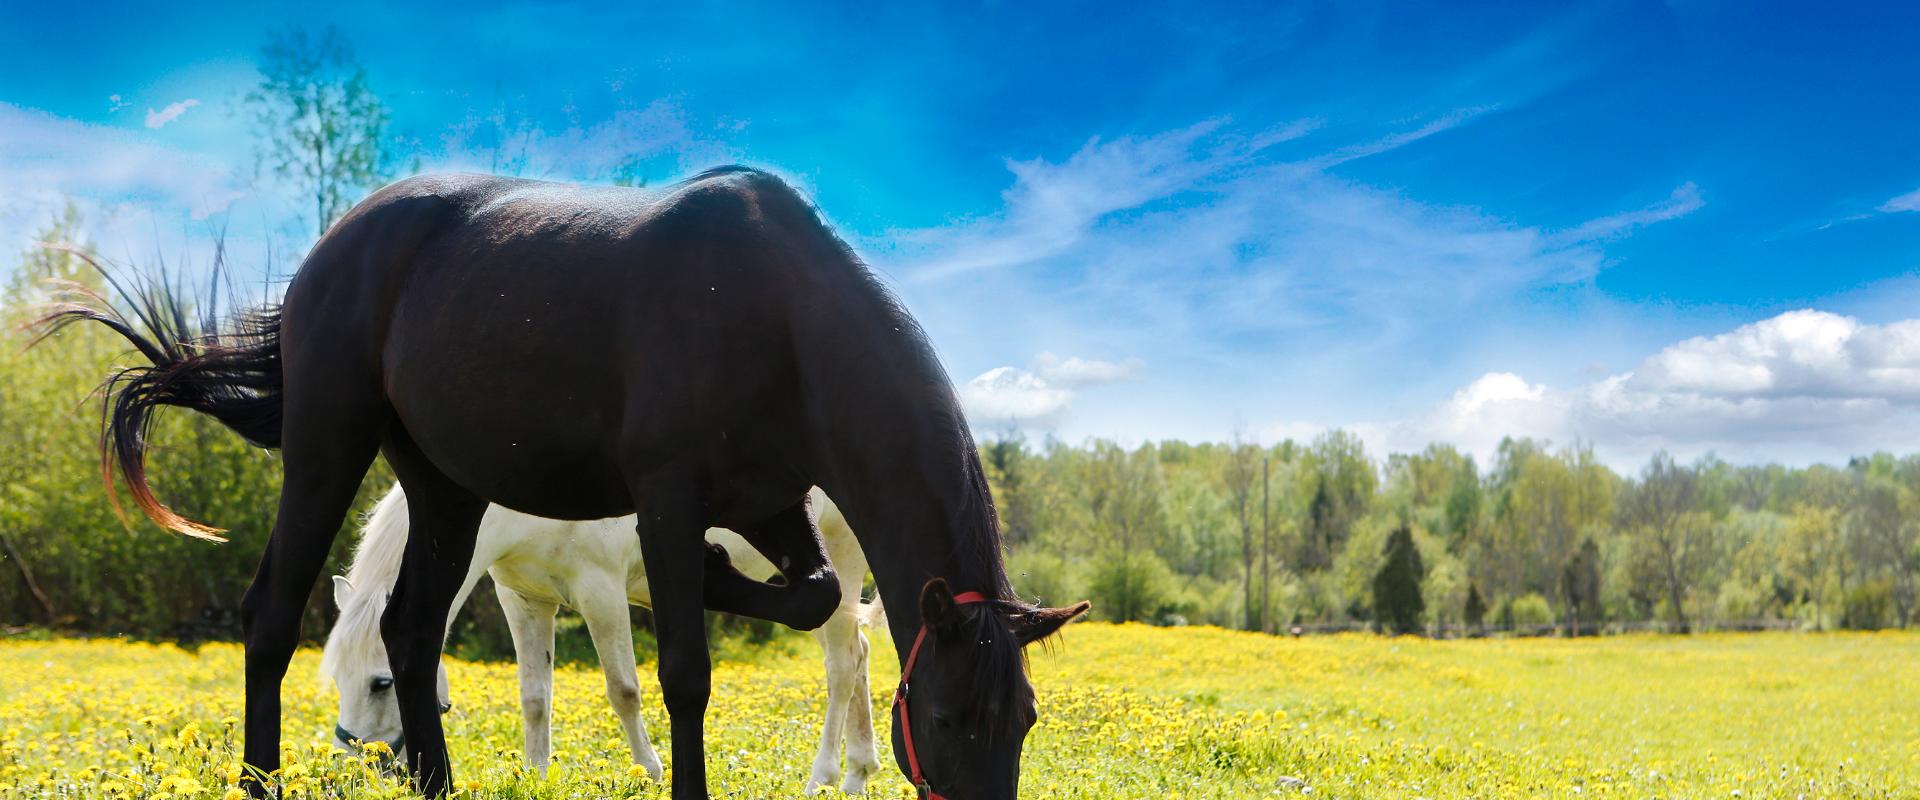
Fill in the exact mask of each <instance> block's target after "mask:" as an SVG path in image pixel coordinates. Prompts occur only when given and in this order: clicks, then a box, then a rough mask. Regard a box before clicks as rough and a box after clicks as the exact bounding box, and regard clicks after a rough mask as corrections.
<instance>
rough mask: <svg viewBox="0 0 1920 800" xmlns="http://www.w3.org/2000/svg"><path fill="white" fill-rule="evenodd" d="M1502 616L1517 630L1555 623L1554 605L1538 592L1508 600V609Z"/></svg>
mask: <svg viewBox="0 0 1920 800" xmlns="http://www.w3.org/2000/svg"><path fill="white" fill-rule="evenodd" d="M1500 617H1501V620H1502V621H1503V622H1504V623H1506V624H1507V626H1509V627H1511V628H1513V629H1515V630H1526V629H1528V628H1542V627H1546V626H1549V625H1552V624H1553V606H1551V605H1549V604H1548V603H1547V598H1545V597H1541V596H1540V595H1539V594H1538V593H1529V594H1526V595H1522V596H1520V597H1516V598H1513V599H1512V600H1509V601H1507V607H1506V611H1505V612H1504V613H1502V614H1501V615H1500Z"/></svg>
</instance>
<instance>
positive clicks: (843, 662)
mask: <svg viewBox="0 0 1920 800" xmlns="http://www.w3.org/2000/svg"><path fill="white" fill-rule="evenodd" d="M858 634H859V628H858V626H857V625H856V624H855V623H854V620H853V616H852V615H851V614H848V613H846V612H845V611H844V610H841V611H836V612H834V614H833V616H832V617H830V618H828V619H827V624H825V625H822V626H820V627H819V628H818V629H816V630H815V631H814V632H813V639H814V641H816V642H819V643H820V652H821V653H822V654H823V655H824V656H825V657H826V662H827V721H826V724H825V725H823V726H822V727H821V729H820V749H819V751H818V752H816V753H815V754H814V756H813V775H812V776H811V777H809V778H808V779H807V794H813V793H814V792H818V791H820V789H821V788H823V787H827V786H832V785H833V784H835V783H837V782H839V780H840V740H841V736H842V734H843V733H844V732H845V731H846V723H847V706H848V701H849V700H850V699H851V697H850V695H851V694H852V691H853V680H852V678H853V674H852V672H853V662H854V660H855V659H854V658H853V654H854V653H856V652H858V649H859V643H858V642H856V641H855V640H854V636H856V635H858Z"/></svg>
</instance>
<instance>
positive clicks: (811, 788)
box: [807, 765, 840, 797]
mask: <svg viewBox="0 0 1920 800" xmlns="http://www.w3.org/2000/svg"><path fill="white" fill-rule="evenodd" d="M839 780H840V770H839V769H838V766H837V765H836V766H834V767H821V766H819V765H815V766H814V768H813V777H810V778H808V779H807V796H808V797H812V796H814V795H816V794H819V793H820V790H821V789H825V788H827V787H829V786H832V785H834V784H835V783H837V782H839Z"/></svg>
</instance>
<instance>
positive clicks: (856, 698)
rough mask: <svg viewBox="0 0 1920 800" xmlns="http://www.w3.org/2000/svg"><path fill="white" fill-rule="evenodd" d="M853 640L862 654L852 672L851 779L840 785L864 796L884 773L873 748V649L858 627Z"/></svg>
mask: <svg viewBox="0 0 1920 800" xmlns="http://www.w3.org/2000/svg"><path fill="white" fill-rule="evenodd" d="M853 639H854V644H855V645H856V647H855V648H854V652H855V653H857V654H858V655H856V656H855V657H854V660H853V665H852V666H851V667H850V668H849V669H848V684H849V687H850V688H849V689H848V691H847V700H846V702H847V780H846V782H845V783H842V784H840V791H843V792H846V793H847V794H860V793H862V792H865V791H866V790H867V781H868V780H869V779H871V778H872V777H873V776H875V775H878V774H880V751H878V750H876V749H874V745H873V693H872V690H871V689H869V688H868V686H867V656H868V654H869V653H871V652H872V649H871V648H869V647H868V646H867V633H866V631H863V630H861V629H860V627H859V626H857V625H856V626H854V629H853Z"/></svg>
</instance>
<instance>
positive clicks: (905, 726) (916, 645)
mask: <svg viewBox="0 0 1920 800" xmlns="http://www.w3.org/2000/svg"><path fill="white" fill-rule="evenodd" d="M953 602H954V605H961V606H965V605H972V604H974V603H984V602H987V596H986V595H984V594H981V593H979V592H961V593H959V594H956V595H954V596H953ZM926 641H927V623H926V622H924V621H922V622H921V623H920V632H919V633H917V634H914V637H913V649H911V650H908V651H907V663H906V665H905V666H902V667H901V668H900V689H899V691H896V692H894V693H893V707H894V709H896V710H898V711H899V712H900V738H901V739H902V740H904V741H905V742H906V745H907V771H908V772H910V773H912V775H911V776H910V777H912V778H913V788H915V789H918V790H919V791H920V800H947V799H946V798H945V797H941V796H940V793H939V792H935V791H934V790H933V786H932V785H930V784H928V783H927V777H926V776H925V775H922V774H920V757H919V755H918V754H917V753H915V752H914V751H913V723H912V722H910V721H908V720H907V678H909V677H912V676H913V662H914V661H915V660H917V659H919V658H920V645H921V644H923V643H925V642H926Z"/></svg>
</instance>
